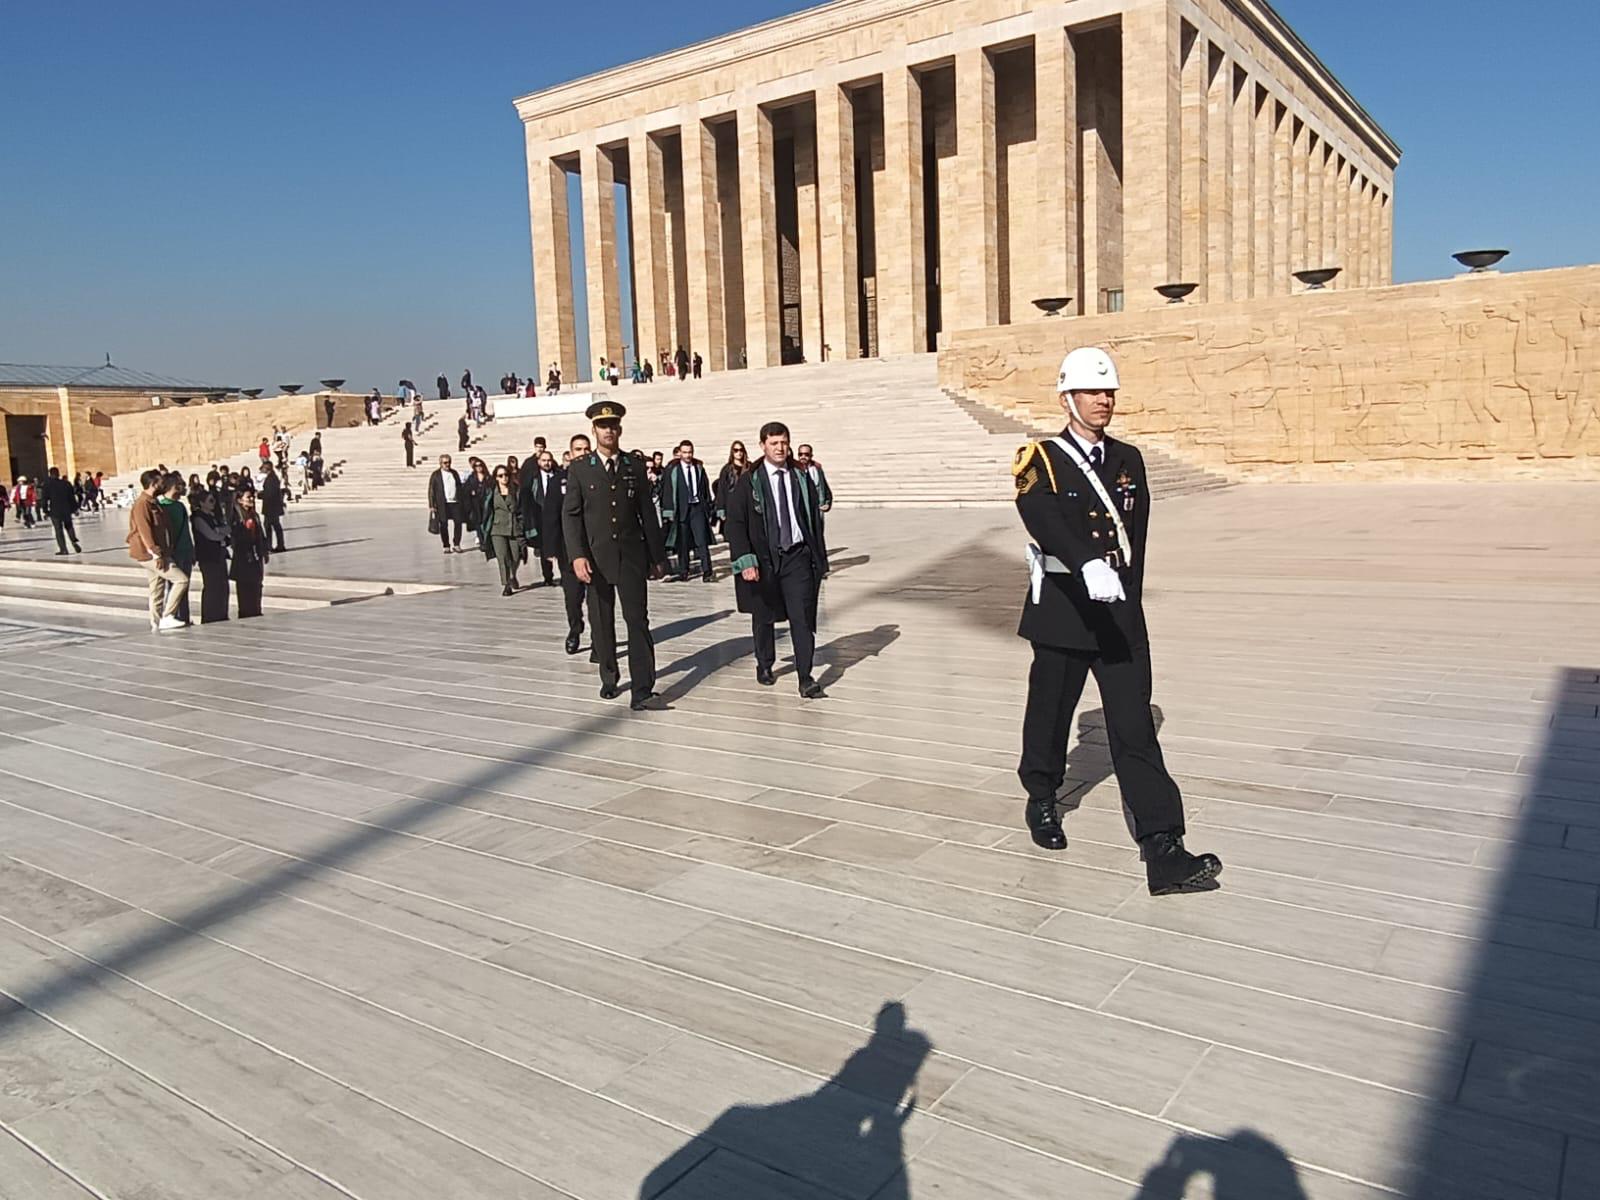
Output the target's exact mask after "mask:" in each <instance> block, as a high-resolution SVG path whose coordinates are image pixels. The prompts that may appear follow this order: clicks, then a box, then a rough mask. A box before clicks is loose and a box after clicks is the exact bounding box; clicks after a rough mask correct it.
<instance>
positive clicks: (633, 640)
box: [588, 560, 656, 696]
mask: <svg viewBox="0 0 1600 1200" xmlns="http://www.w3.org/2000/svg"><path fill="white" fill-rule="evenodd" d="M590 561H591V564H592V562H593V560H590ZM591 580H592V582H590V583H589V585H588V592H589V639H590V644H591V649H590V651H589V661H590V662H594V663H598V664H599V665H600V682H601V683H605V684H610V685H611V686H613V687H615V686H616V684H617V681H618V679H619V676H618V674H617V599H618V597H619V596H620V597H621V599H622V620H623V622H624V623H625V624H626V625H627V627H628V683H629V686H630V687H631V688H632V689H633V694H634V695H635V696H648V695H649V694H650V693H651V692H653V691H655V690H656V643H655V639H654V638H652V637H651V636H650V605H649V593H648V591H647V588H646V577H645V570H644V568H643V567H629V566H626V565H625V566H624V567H623V568H622V576H621V578H620V579H615V580H612V579H607V578H606V577H605V576H603V575H601V574H600V571H599V569H598V568H594V570H593V574H592V575H591Z"/></svg>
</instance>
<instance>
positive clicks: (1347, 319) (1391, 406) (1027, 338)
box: [939, 266, 1600, 481]
mask: <svg viewBox="0 0 1600 1200" xmlns="http://www.w3.org/2000/svg"><path fill="white" fill-rule="evenodd" d="M1079 345H1095V346H1103V347H1104V348H1105V349H1107V350H1108V351H1110V352H1111V354H1112V355H1113V356H1115V358H1116V360H1117V367H1118V370H1119V372H1120V374H1121V377H1122V388H1123V390H1122V393H1121V396H1120V397H1119V400H1118V405H1117V420H1116V425H1115V427H1114V429H1115V431H1116V432H1119V433H1121V434H1124V435H1126V436H1128V437H1130V438H1135V439H1141V440H1145V441H1148V442H1150V443H1151V444H1154V445H1157V446H1160V447H1163V448H1166V449H1169V450H1171V451H1173V452H1175V453H1177V454H1179V455H1181V456H1183V457H1184V458H1186V459H1188V460H1190V461H1192V462H1195V463H1198V464H1200V465H1203V466H1206V467H1209V468H1211V469H1213V470H1215V471H1218V472H1220V473H1222V474H1224V475H1227V476H1229V477H1231V478H1234V479H1241V480H1244V479H1292V480H1329V479H1339V478H1362V479H1382V480H1391V481H1392V480H1402V479H1480V478H1521V477H1527V478H1535V477H1537V478H1574V479H1577V478H1585V479H1597V478H1600V266H1587V267H1573V268H1566V269H1562V270H1553V271H1530V272H1520V273H1515V274H1485V275H1470V276H1460V277H1457V278H1453V279H1446V280H1442V281H1437V282H1430V283H1416V284H1407V285H1404V286H1399V287H1385V288H1366V289H1351V290H1348V291H1342V292H1312V293H1306V294H1302V295H1297V296H1282V297H1272V298H1265V299H1257V300H1246V301H1235V302H1230V303H1225V304H1218V303H1211V304H1206V305H1167V306H1164V307H1162V308H1158V309H1154V310H1149V311H1144V312H1137V313H1122V314H1114V315H1104V316H1085V317H1076V318H1055V319H1040V320H1034V321H1030V322H1026V323H1023V324H1016V325H1010V326H1003V327H995V328H990V329H977V330H967V331H961V332H956V333H953V334H951V335H950V336H949V341H948V344H947V345H946V346H945V348H944V349H942V350H941V351H940V354H939V377H940V384H941V386H943V387H944V388H946V389H948V390H952V391H961V392H965V393H966V394H967V395H968V396H970V397H971V398H972V399H974V400H977V401H980V402H982V403H985V404H988V405H991V406H993V407H995V408H997V409H1001V410H1004V411H1007V412H1009V413H1011V414H1013V415H1015V416H1018V417H1022V418H1023V419H1027V420H1031V421H1034V422H1036V423H1039V424H1041V425H1047V426H1052V427H1054V426H1059V425H1060V424H1061V413H1060V408H1059V406H1058V405H1057V402H1056V399H1055V376H1056V370H1057V368H1058V366H1059V364H1060V360H1061V356H1062V355H1063V354H1065V353H1066V351H1067V350H1069V349H1071V348H1072V347H1074V346H1079Z"/></svg>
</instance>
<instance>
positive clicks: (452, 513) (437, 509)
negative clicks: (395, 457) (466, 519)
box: [428, 454, 466, 554]
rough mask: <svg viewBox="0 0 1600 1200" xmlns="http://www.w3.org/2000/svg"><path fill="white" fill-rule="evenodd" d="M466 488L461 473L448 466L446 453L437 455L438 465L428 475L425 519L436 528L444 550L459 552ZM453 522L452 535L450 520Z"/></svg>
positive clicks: (448, 457)
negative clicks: (426, 514) (453, 529)
mask: <svg viewBox="0 0 1600 1200" xmlns="http://www.w3.org/2000/svg"><path fill="white" fill-rule="evenodd" d="M465 503H466V492H465V489H464V488H463V487H462V486H461V476H460V475H457V474H456V473H455V471H454V470H452V469H451V467H450V456H449V455H448V454H441V455H439V466H438V468H437V469H436V470H435V471H434V473H433V474H432V475H429V476H428V519H429V520H430V522H432V523H433V524H435V525H436V526H437V527H438V529H439V544H440V545H441V546H443V547H444V552H445V553H446V554H450V553H452V552H453V553H456V554H460V553H461V528H462V523H463V522H462V517H463V515H464V514H463V511H462V509H463V506H464V504H465ZM452 521H453V522H455V531H454V537H453V538H452V536H451V529H450V524H451V522H452Z"/></svg>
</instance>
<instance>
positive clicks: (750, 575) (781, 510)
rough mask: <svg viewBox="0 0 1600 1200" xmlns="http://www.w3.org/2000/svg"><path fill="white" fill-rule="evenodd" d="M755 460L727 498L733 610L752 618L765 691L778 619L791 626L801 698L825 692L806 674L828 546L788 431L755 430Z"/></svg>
mask: <svg viewBox="0 0 1600 1200" xmlns="http://www.w3.org/2000/svg"><path fill="white" fill-rule="evenodd" d="M761 454H762V457H761V461H760V462H758V463H756V464H755V466H753V467H752V468H751V469H750V470H748V471H746V472H745V473H744V474H743V475H741V476H739V482H738V483H736V484H735V485H734V488H733V496H732V498H731V499H730V500H729V501H728V521H727V534H728V553H729V554H731V555H732V556H733V590H734V595H735V597H736V598H737V600H738V602H739V611H740V612H742V613H749V614H750V624H751V630H752V634H753V636H754V638H755V649H756V681H757V682H758V683H761V684H764V685H767V686H771V684H772V682H773V677H772V667H773V664H774V663H775V662H776V661H777V633H776V630H775V629H774V625H775V624H776V623H777V622H778V621H788V622H789V640H790V642H791V643H792V644H793V646H794V666H795V673H796V674H797V675H798V676H799V679H800V694H801V695H802V696H804V697H805V698H806V699H807V700H816V699H819V698H821V697H822V696H823V695H824V694H825V693H824V692H823V690H822V685H821V684H819V683H818V682H817V681H816V680H815V679H814V678H812V675H811V669H812V659H813V656H814V655H815V653H816V645H817V594H818V591H819V590H820V589H821V586H822V577H823V576H824V575H826V574H827V573H828V547H827V543H826V542H825V541H824V538H823V532H822V512H821V504H820V501H819V497H818V495H817V490H816V488H815V487H814V486H813V485H812V483H811V480H810V479H809V478H808V477H807V476H806V474H805V472H804V471H801V470H800V469H799V467H798V465H797V464H796V463H795V461H794V460H793V459H792V458H790V457H789V429H788V426H786V425H784V424H782V423H781V422H778V421H769V422H767V424H765V425H763V426H762V427H761Z"/></svg>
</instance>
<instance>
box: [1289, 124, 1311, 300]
mask: <svg viewBox="0 0 1600 1200" xmlns="http://www.w3.org/2000/svg"><path fill="white" fill-rule="evenodd" d="M1289 119H1290V120H1291V121H1293V122H1294V126H1295V129H1294V148H1293V151H1292V153H1293V158H1292V159H1291V161H1292V163H1293V166H1294V173H1293V176H1292V178H1291V181H1290V185H1289V186H1290V190H1291V191H1292V192H1293V195H1294V223H1293V226H1292V227H1291V229H1290V232H1289V264H1288V268H1287V270H1286V271H1285V279H1284V287H1285V288H1286V289H1287V290H1289V291H1293V290H1294V273H1295V272H1296V271H1304V270H1306V269H1307V268H1308V267H1310V266H1311V265H1312V264H1311V262H1310V261H1309V259H1310V250H1309V248H1308V247H1309V246H1310V225H1311V221H1310V216H1311V195H1310V183H1309V179H1310V165H1311V127H1310V126H1309V125H1307V124H1306V123H1305V122H1304V121H1302V120H1300V118H1298V117H1290V118H1289Z"/></svg>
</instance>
